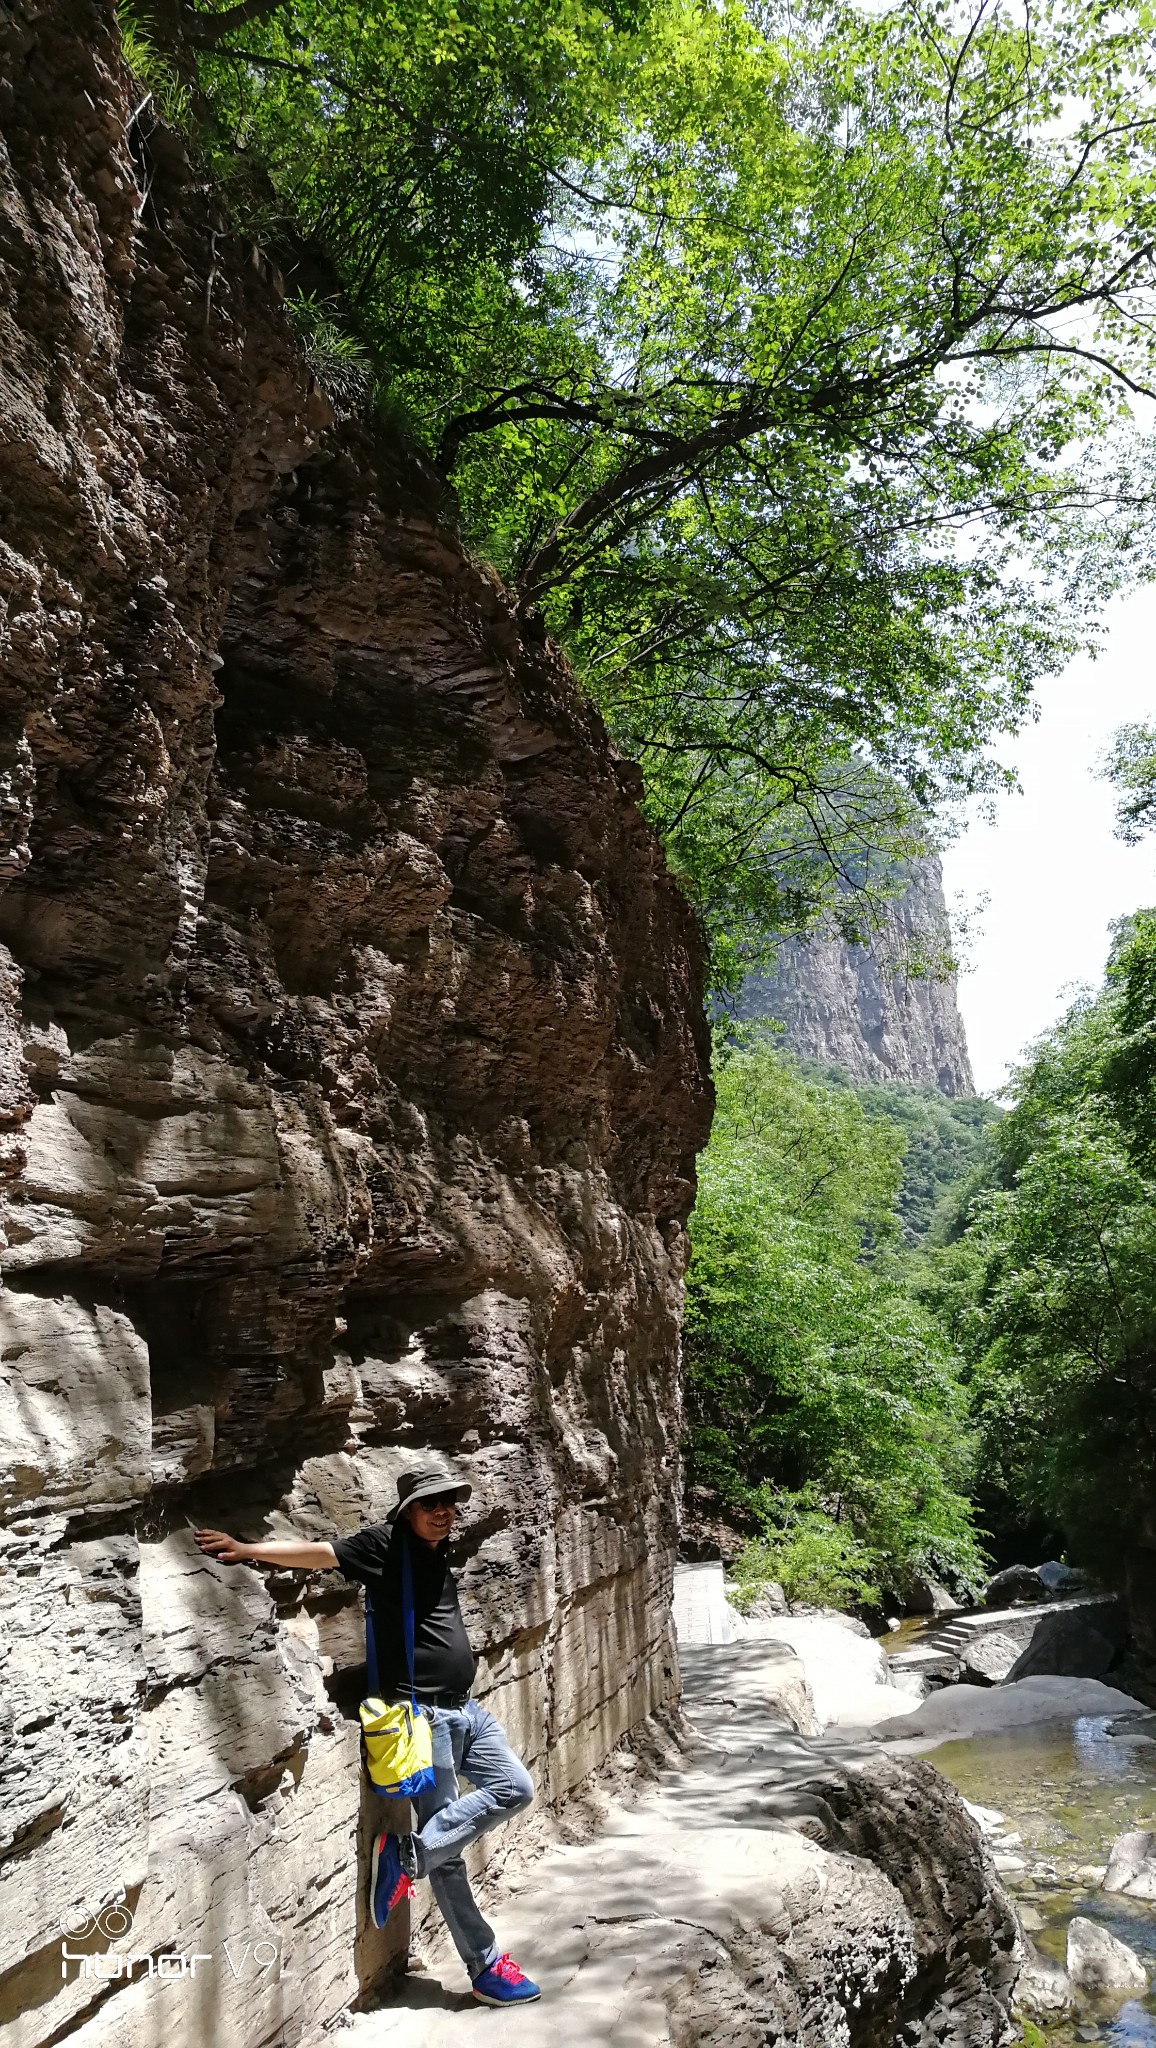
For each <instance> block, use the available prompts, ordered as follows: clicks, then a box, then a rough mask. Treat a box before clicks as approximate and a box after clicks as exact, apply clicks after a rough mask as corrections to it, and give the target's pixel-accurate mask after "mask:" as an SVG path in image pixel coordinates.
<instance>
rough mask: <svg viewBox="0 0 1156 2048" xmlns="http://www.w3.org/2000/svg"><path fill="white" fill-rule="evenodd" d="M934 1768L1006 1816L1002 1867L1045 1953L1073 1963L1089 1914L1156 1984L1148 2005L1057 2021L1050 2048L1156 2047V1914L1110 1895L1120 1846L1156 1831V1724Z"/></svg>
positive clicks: (1012, 1733)
mask: <svg viewBox="0 0 1156 2048" xmlns="http://www.w3.org/2000/svg"><path fill="white" fill-rule="evenodd" d="M927 1761H928V1762H929V1763H932V1764H934V1765H935V1767H936V1769H937V1770H940V1771H942V1772H943V1774H944V1776H945V1777H947V1778H950V1780H951V1782H952V1784H953V1785H955V1786H956V1787H957V1788H958V1790H959V1791H960V1792H962V1793H963V1795H964V1798H965V1799H969V1800H970V1801H971V1802H972V1804H973V1805H975V1806H986V1807H989V1808H995V1809H996V1811H997V1812H999V1813H1000V1814H1002V1815H1003V1826H1002V1828H1001V1829H1000V1830H999V1831H998V1833H997V1835H996V1836H995V1838H994V1839H993V1843H992V1847H993V1850H994V1853H995V1856H996V1867H997V1869H999V1871H1000V1875H1001V1877H1002V1879H1003V1881H1004V1883H1005V1884H1006V1885H1007V1887H1008V1890H1009V1891H1010V1892H1011V1893H1012V1894H1013V1896H1014V1898H1015V1900H1016V1904H1017V1906H1018V1908H1019V1911H1020V1913H1021V1916H1022V1918H1023V1920H1024V1922H1025V1925H1026V1926H1027V1929H1028V1932H1029V1933H1030V1934H1031V1936H1032V1939H1033V1940H1034V1941H1035V1943H1036V1946H1037V1947H1038V1948H1039V1949H1041V1950H1042V1951H1044V1952H1045V1953H1046V1954H1048V1955H1051V1956H1054V1957H1056V1959H1057V1960H1058V1961H1060V1962H1062V1961H1063V1959H1064V1951H1065V1944H1066V1938H1067V1927H1068V1922H1069V1920H1070V1919H1071V1918H1072V1917H1073V1915H1074V1914H1076V1913H1082V1914H1084V1915H1086V1916H1087V1918H1088V1919H1090V1920H1098V1921H1100V1922H1101V1923H1102V1924H1103V1925H1104V1926H1105V1927H1109V1928H1110V1929H1111V1930H1112V1932H1113V1934H1116V1935H1118V1936H1119V1938H1120V1940H1121V1941H1126V1942H1127V1943H1128V1945H1129V1947H1130V1948H1133V1949H1135V1950H1136V1953H1137V1954H1138V1955H1139V1956H1140V1957H1141V1958H1142V1959H1143V1961H1144V1962H1145V1963H1146V1965H1147V1966H1148V1969H1149V1971H1150V1972H1151V1973H1152V1977H1153V1987H1152V1994H1151V1995H1149V1996H1148V1997H1146V1998H1143V1999H1137V1998H1130V1999H1128V2000H1127V2002H1126V2003H1123V2004H1121V2003H1120V2002H1119V2001H1118V2000H1117V2001H1110V2002H1108V2003H1107V2004H1103V2003H1101V2004H1099V2005H1086V2006H1085V2007H1083V2008H1081V2009H1080V2010H1079V2011H1078V2012H1077V2013H1076V2015H1075V2016H1074V2018H1071V2019H1068V2020H1066V2021H1064V2022H1062V2023H1061V2022H1058V2021H1053V2022H1049V2023H1048V2024H1047V2026H1046V2027H1044V2028H1043V2029H1042V2030H1041V2031H1042V2032H1043V2034H1044V2038H1045V2039H1046V2041H1047V2043H1048V2048H1075V2044H1076V2043H1085V2042H1099V2043H1102V2044H1104V2048H1156V1905H1150V1904H1144V1903H1141V1902H1140V1901H1138V1900H1131V1899H1123V1898H1120V1897H1118V1896H1116V1895H1114V1894H1112V1893H1108V1892H1102V1891H1101V1890H1100V1889H1099V1884H1100V1879H1101V1878H1102V1876H1103V1874H1104V1866H1105V1865H1106V1863H1107V1861H1108V1852H1109V1850H1110V1848H1111V1846H1112V1843H1113V1842H1114V1840H1115V1839H1116V1836H1117V1835H1121V1834H1123V1833H1125V1831H1126V1830H1128V1829H1130V1828H1141V1827H1146V1828H1156V1715H1154V1714H1148V1713H1139V1714H1135V1715H1128V1716H1123V1717H1121V1716H1119V1715H1115V1716H1108V1717H1097V1718H1094V1719H1093V1718H1088V1719H1083V1720H1078V1721H1076V1722H1074V1723H1072V1722H1067V1721H1065V1722H1058V1723H1050V1724H1049V1723H1043V1724H1036V1725H1035V1726H1033V1727H1027V1728H1016V1729H1010V1730H1007V1731H1005V1732H1004V1733H1002V1734H997V1735H983V1736H973V1737H970V1738H969V1739H968V1740H966V1741H956V1742H945V1743H942V1744H941V1745H940V1746H939V1748H938V1749H934V1750H931V1751H930V1752H929V1753H928V1757H927ZM1016 1837H1018V1840H1017V1839H1016ZM1016 1866H1018V1867H1016Z"/></svg>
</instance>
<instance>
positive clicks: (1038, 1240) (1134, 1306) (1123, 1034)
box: [941, 913, 1156, 1577]
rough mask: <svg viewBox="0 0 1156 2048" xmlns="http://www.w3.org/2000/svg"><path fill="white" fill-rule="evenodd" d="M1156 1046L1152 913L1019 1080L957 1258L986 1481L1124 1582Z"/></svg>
mask: <svg viewBox="0 0 1156 2048" xmlns="http://www.w3.org/2000/svg"><path fill="white" fill-rule="evenodd" d="M1154 1048H1156V916H1153V915H1152V914H1151V913H1142V914H1141V915H1140V916H1139V917H1138V918H1136V919H1134V920H1131V921H1130V923H1129V925H1128V927H1127V929H1126V930H1125V931H1124V933H1123V934H1122V935H1121V942H1120V944H1119V946H1118V948H1117V950H1116V952H1115V955H1114V957H1113V960H1112V961H1111V963H1110V966H1109V973H1108V977H1107V981H1106V985H1105V987H1104V989H1103V990H1102V991H1101V992H1100V993H1099V994H1098V995H1096V996H1089V997H1085V998H1083V999H1081V1000H1080V1001H1079V1002H1078V1003H1076V1004H1075V1005H1074V1006H1073V1008H1072V1009H1071V1010H1070V1011H1069V1012H1068V1014H1067V1016H1066V1017H1065V1018H1064V1019H1063V1020H1062V1021H1061V1023H1060V1024H1059V1025H1057V1026H1056V1028H1055V1030H1054V1031H1052V1032H1050V1033H1049V1034H1047V1036H1046V1037H1045V1038H1044V1039H1042V1040H1041V1042H1040V1043H1039V1045H1038V1046H1037V1047H1036V1049H1035V1051H1034V1053H1033V1056H1032V1058H1031V1060H1030V1061H1029V1062H1028V1064H1027V1065H1026V1066H1025V1067H1024V1068H1023V1069H1022V1071H1021V1072H1020V1073H1019V1074H1018V1076H1017V1077H1016V1080H1015V1092H1016V1094H1017V1096H1018V1100H1017V1102H1016V1105H1015V1107H1014V1108H1013V1109H1012V1111H1011V1112H1010V1113H1009V1115H1008V1116H1007V1117H1006V1118H1005V1119H1004V1120H1003V1121H1002V1122H1001V1123H1000V1124H999V1125H998V1126H996V1127H995V1128H994V1131H993V1143H994V1148H995V1172H994V1175H993V1181H994V1184H993V1185H990V1186H989V1187H988V1189H987V1190H986V1191H985V1192H983V1193H982V1194H980V1195H979V1197H978V1198H977V1200H976V1201H975V1203H974V1206H973V1214H972V1220H971V1223H970V1226H969V1228H968V1230H967V1233H966V1236H965V1239H964V1240H963V1243H962V1245H961V1246H960V1247H959V1248H958V1249H957V1252H956V1254H955V1255H956V1256H957V1257H960V1258H962V1259H964V1260H965V1261H966V1262H967V1269H966V1274H965V1275H964V1282H965V1284H964V1285H963V1286H962V1288H961V1289H960V1291H959V1293H958V1294H957V1296H956V1300H955V1303H954V1310H955V1325H956V1328H957V1329H958V1330H959V1331H960V1332H961V1334H962V1335H963V1337H964V1339H965V1341H966V1342H968V1344H969V1347H970V1351H971V1358H972V1365H971V1372H970V1383H971V1398H972V1405H973V1413H974V1416H975V1419H976V1422H977V1426H978V1428H979V1431H980V1435H981V1441H982V1452H981V1456H980V1461H979V1478H980V1484H981V1487H982V1488H984V1489H985V1490H986V1491H987V1492H988V1493H989V1494H990V1496H991V1497H992V1499H993V1503H994V1502H995V1501H997V1500H998V1499H999V1498H1000V1497H1001V1496H1002V1498H1003V1500H1004V1501H1005V1502H1006V1503H1007V1504H1008V1508H1009V1509H1010V1511H1011V1513H1012V1515H1015V1514H1017V1513H1018V1514H1019V1515H1020V1516H1021V1517H1022V1516H1023V1515H1024V1514H1025V1513H1031V1512H1035V1513H1036V1514H1037V1515H1039V1516H1040V1517H1042V1518H1044V1520H1045V1521H1046V1522H1047V1523H1049V1524H1050V1525H1051V1526H1052V1527H1054V1528H1056V1529H1058V1530H1061V1531H1062V1532H1063V1533H1064V1536H1065V1538H1066V1540H1067V1541H1068V1542H1069V1544H1070V1545H1071V1546H1072V1548H1073V1550H1074V1552H1075V1554H1076V1555H1077V1556H1078V1557H1080V1558H1081V1559H1082V1560H1084V1561H1087V1562H1089V1563H1091V1564H1093V1565H1094V1566H1095V1567H1096V1568H1097V1569H1098V1570H1100V1571H1101V1572H1102V1573H1104V1574H1105V1575H1107V1576H1109V1577H1114V1576H1116V1575H1118V1573H1119V1571H1120V1570H1121V1569H1122V1564H1123V1558H1124V1554H1125V1550H1126V1547H1127V1539H1128V1536H1129V1534H1130V1533H1131V1532H1133V1531H1134V1530H1135V1529H1136V1528H1137V1527H1138V1526H1139V1523H1140V1521H1141V1519H1142V1518H1143V1517H1144V1515H1145V1513H1146V1511H1147V1507H1148V1503H1149V1502H1150V1501H1151V1498H1152V1491H1153V1484H1154V1482H1156V1172H1154V1167H1156V1159H1154V1148H1153V1137H1154V1133H1156V1116H1154V1095H1153V1080H1154V1075H1156V1058H1154ZM958 1277H959V1275H958V1271H957V1278H958ZM968 1285H970V1290H971V1299H970V1302H968V1301H967V1300H966V1298H965V1297H966V1294H967V1291H968ZM941 1308H942V1304H941ZM997 1512H998V1510H997Z"/></svg>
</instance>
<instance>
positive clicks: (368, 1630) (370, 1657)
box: [365, 1531, 417, 1714]
mask: <svg viewBox="0 0 1156 2048" xmlns="http://www.w3.org/2000/svg"><path fill="white" fill-rule="evenodd" d="M401 1618H402V1627H403V1629H404V1631H405V1666H406V1670H407V1671H408V1672H409V1701H410V1705H411V1707H412V1708H413V1710H414V1713H415V1714H416V1712H417V1701H416V1700H415V1698H414V1694H413V1638H414V1620H413V1563H412V1560H411V1558H410V1554H409V1537H408V1535H407V1534H406V1533H405V1532H404V1531H403V1532H402V1538H401ZM365 1676H366V1682H367V1684H368V1687H369V1691H368V1697H369V1698H370V1699H379V1698H380V1697H381V1693H380V1686H381V1680H380V1678H379V1676H378V1670H377V1640H376V1638H375V1636H374V1633H373V1599H372V1595H371V1592H370V1588H369V1587H368V1586H367V1587H366V1589H365Z"/></svg>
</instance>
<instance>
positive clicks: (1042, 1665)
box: [1006, 1600, 1127, 1681]
mask: <svg viewBox="0 0 1156 2048" xmlns="http://www.w3.org/2000/svg"><path fill="white" fill-rule="evenodd" d="M1126 1630H1127V1622H1126V1620H1125V1617H1124V1614H1123V1611H1122V1609H1121V1608H1120V1606H1119V1605H1118V1604H1117V1603H1116V1602H1115V1601H1111V1600H1104V1601H1097V1602H1096V1603H1095V1604H1094V1605H1091V1606H1087V1607H1068V1608H1064V1609H1063V1610H1062V1611H1060V1612H1058V1613H1056V1614H1047V1615H1044V1617H1043V1618H1042V1620H1041V1621H1040V1622H1039V1624H1038V1625H1037V1627H1036V1629H1035V1631H1034V1633H1033V1635H1032V1639H1031V1642H1030V1643H1029V1644H1028V1646H1027V1649H1026V1650H1024V1651H1022V1652H1021V1654H1020V1655H1019V1656H1018V1657H1017V1658H1016V1661H1015V1663H1014V1664H1013V1665H1012V1667H1011V1669H1010V1671H1008V1672H1007V1674H1006V1677H1007V1678H1008V1679H1009V1680H1012V1681H1014V1680H1017V1679H1020V1678H1103V1676H1104V1674H1105V1673H1106V1672H1107V1671H1109V1670H1110V1669H1111V1666H1112V1663H1113V1660H1114V1658H1115V1655H1116V1652H1117V1650H1118V1649H1119V1648H1120V1645H1121V1643H1122V1642H1123V1640H1124V1636H1125V1633H1126Z"/></svg>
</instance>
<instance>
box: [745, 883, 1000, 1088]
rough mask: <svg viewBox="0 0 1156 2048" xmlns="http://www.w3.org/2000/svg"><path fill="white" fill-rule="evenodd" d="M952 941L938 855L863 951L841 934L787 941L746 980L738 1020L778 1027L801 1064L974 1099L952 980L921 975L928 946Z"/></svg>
mask: <svg viewBox="0 0 1156 2048" xmlns="http://www.w3.org/2000/svg"><path fill="white" fill-rule="evenodd" d="M947 933H948V917H947V906H946V903H945V902H944V896H943V875H942V871H941V869H940V864H939V860H938V857H937V856H936V855H934V854H932V855H929V856H927V858H926V859H924V860H921V861H920V862H919V863H918V864H916V865H915V866H914V867H913V870H912V879H911V882H910V884H909V886H908V888H907V889H906V890H905V891H904V893H903V895H902V896H899V897H896V898H895V900H894V901H893V902H892V903H891V905H890V906H889V907H888V910H887V912H886V914H885V916H884V918H883V920H882V922H881V924H880V926H879V929H878V930H877V931H876V932H875V933H874V934H873V935H872V938H871V940H870V942H869V943H868V944H866V945H862V946H856V945H849V944H848V943H847V941H846V940H844V939H842V938H840V937H838V936H830V937H828V936H824V935H821V934H820V935H817V936H816V937H814V938H809V939H784V940H783V941H782V943H781V945H780V947H779V951H778V956H777V958H776V961H775V964H774V966H773V967H772V968H771V969H770V970H769V971H767V972H765V973H761V974H760V973H754V974H749V975H748V976H747V978H746V981H745V982H744V984H743V989H742V994H741V996H740V997H739V1001H738V1005H737V1014H738V1016H739V1017H740V1018H742V1019H744V1020H746V1021H748V1022H749V1021H752V1020H754V1019H756V1018H768V1019H774V1020H775V1021H777V1022H778V1023H780V1024H781V1025H782V1026H783V1027H784V1043H785V1044H786V1045H787V1046H788V1047H789V1049H790V1050H791V1051H792V1052H794V1053H796V1054H797V1055H798V1057H799V1058H800V1059H806V1060H819V1061H822V1062H823V1063H824V1064H825V1065H830V1066H838V1067H842V1068H843V1070H844V1072H845V1073H847V1074H848V1075H849V1076H850V1078H851V1080H852V1081H909V1082H913V1083H917V1084H923V1085H925V1086H926V1085H931V1086H933V1087H936V1088H939V1089H941V1090H942V1092H943V1094H944V1095H974V1093H975V1081H974V1079H973V1077H972V1071H971V1060H970V1058H969V1057H968V1050H967V1037H966V1034H965V1032H964V1028H963V1019H962V1017H961V1016H960V1014H959V1006H958V1003H957V1001H956V978H955V975H954V973H945V974H942V975H931V974H919V973H917V972H913V971H912V967H911V965H910V964H909V963H911V962H912V961H914V962H916V963H917V964H918V962H919V961H920V959H921V958H926V955H927V952H928V941H929V939H934V938H935V936H936V935H937V934H938V935H942V936H943V937H946V935H947Z"/></svg>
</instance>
